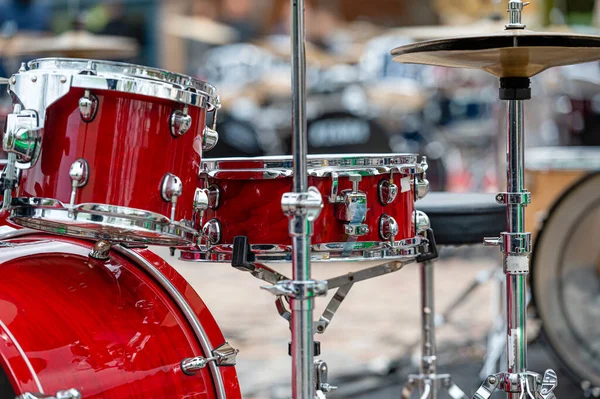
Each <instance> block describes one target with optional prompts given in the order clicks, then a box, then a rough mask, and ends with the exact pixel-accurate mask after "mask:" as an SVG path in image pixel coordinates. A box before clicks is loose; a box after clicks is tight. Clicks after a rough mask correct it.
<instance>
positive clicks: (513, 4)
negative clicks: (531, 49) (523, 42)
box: [505, 0, 529, 29]
mask: <svg viewBox="0 0 600 399" xmlns="http://www.w3.org/2000/svg"><path fill="white" fill-rule="evenodd" d="M528 5H529V2H525V3H523V0H510V1H509V2H508V10H506V11H507V12H508V13H509V14H510V17H509V21H510V22H509V23H508V24H507V25H505V27H506V29H525V27H526V26H525V24H523V23H522V22H521V14H522V12H523V8H524V7H525V6H528Z"/></svg>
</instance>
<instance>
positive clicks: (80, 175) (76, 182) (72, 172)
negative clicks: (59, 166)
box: [69, 158, 90, 208]
mask: <svg viewBox="0 0 600 399" xmlns="http://www.w3.org/2000/svg"><path fill="white" fill-rule="evenodd" d="M89 175H90V169H89V165H88V163H87V161H86V160H85V159H83V158H80V159H78V160H76V161H75V162H73V163H72V164H71V167H70V168H69V176H70V177H71V199H70V201H69V206H70V207H71V208H73V207H74V206H75V196H76V195H77V189H78V188H82V187H84V186H85V185H86V184H87V182H88V179H89Z"/></svg>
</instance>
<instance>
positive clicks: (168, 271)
mask: <svg viewBox="0 0 600 399" xmlns="http://www.w3.org/2000/svg"><path fill="white" fill-rule="evenodd" d="M13 236H16V237H14V238H12V239H4V240H3V241H2V246H1V247H0V273H2V275H3V276H4V277H3V278H2V279H1V281H0V336H1V337H2V339H1V340H0V397H2V398H15V396H17V395H24V394H26V393H30V394H34V395H35V394H41V393H44V394H45V395H48V396H52V397H55V396H56V397H59V395H56V394H57V392H59V391H67V393H68V392H69V390H71V389H76V390H77V391H78V392H79V393H80V394H81V398H84V399H141V398H161V399H163V398H164V399H184V398H185V399H192V398H193V399H213V398H241V394H240V391H239V384H238V380H237V376H236V372H235V368H234V367H232V366H229V367H225V365H226V364H228V363H233V364H235V361H234V360H235V353H236V351H235V350H232V349H231V347H229V345H226V346H224V347H221V349H218V347H220V346H221V345H223V344H225V339H224V338H223V335H222V334H221V331H220V330H219V328H218V326H217V324H216V322H215V320H214V319H213V318H212V316H211V314H210V312H209V311H208V309H207V308H206V306H205V305H204V303H203V302H202V300H201V299H200V298H199V297H198V296H197V295H196V293H195V292H194V290H193V289H192V288H191V287H190V286H189V285H188V284H187V283H186V282H185V280H184V279H183V278H182V277H181V276H180V275H179V274H177V272H175V270H173V269H172V268H171V267H170V266H169V265H168V264H167V263H165V262H164V261H163V260H162V259H161V258H159V257H158V256H157V255H155V254H153V253H152V252H150V251H149V250H142V249H137V250H131V249H126V248H124V247H120V246H115V247H113V248H114V249H113V250H110V249H108V251H109V253H108V259H106V260H98V259H95V258H93V257H92V256H90V252H91V251H92V250H93V249H94V245H93V244H91V243H88V242H85V241H80V240H77V239H72V238H68V237H63V238H57V237H52V236H49V235H45V234H43V233H34V234H32V233H31V231H29V233H28V232H27V231H26V230H20V231H17V232H15V233H13ZM4 237H7V236H6V235H5V236H4ZM104 243H106V242H104ZM97 248H98V247H97V246H96V249H97ZM98 254H102V252H96V254H95V255H96V256H98ZM215 348H217V349H215ZM226 349H227V350H228V352H227V353H228V356H227V359H226V360H227V362H223V363H222V364H221V365H220V366H217V365H216V364H215V363H214V362H209V363H208V366H206V367H204V368H202V369H198V370H196V371H195V372H192V370H190V369H187V371H188V374H186V373H184V372H183V371H182V367H184V366H183V365H184V364H190V362H182V361H184V359H188V358H193V357H196V356H202V357H206V356H207V355H209V356H212V354H213V353H214V351H215V350H219V351H220V352H222V351H224V350H226ZM71 392H72V393H75V392H74V391H71ZM32 397H33V396H26V395H24V396H23V398H32ZM35 397H38V396H35ZM40 397H41V396H40ZM44 397H45V396H44ZM60 397H61V398H72V399H75V396H66V395H65V396H60ZM19 398H21V396H19Z"/></svg>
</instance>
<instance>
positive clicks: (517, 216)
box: [473, 0, 558, 399]
mask: <svg viewBox="0 0 600 399" xmlns="http://www.w3.org/2000/svg"><path fill="white" fill-rule="evenodd" d="M525 5H527V3H525V4H524V3H523V1H522V0H510V1H509V2H508V12H509V14H510V22H509V24H508V25H506V29H507V30H508V29H524V28H525V25H524V24H523V23H522V22H521V13H522V10H523V7H524V6H525ZM529 85H530V80H529V78H526V77H514V78H512V77H505V78H500V96H499V97H500V100H506V101H507V102H508V103H507V111H508V112H507V115H508V132H507V146H506V163H507V169H506V178H507V183H506V188H507V190H506V192H503V193H499V194H498V195H497V196H496V201H497V202H498V203H501V204H506V225H507V230H508V231H507V232H504V233H501V236H500V237H497V238H486V239H485V244H486V245H497V246H500V248H501V250H502V253H503V267H504V273H505V274H506V301H507V302H506V333H507V340H506V366H507V371H506V372H501V373H498V374H494V375H490V376H488V377H487V379H486V380H485V381H484V383H483V385H482V386H481V387H480V388H479V389H478V390H477V392H476V393H475V395H474V396H473V399H488V398H490V397H491V396H492V394H493V393H494V391H495V390H497V389H501V390H503V391H505V392H506V393H507V397H508V399H524V398H531V399H539V398H541V399H553V398H555V395H554V393H553V391H554V389H555V388H556V386H557V385H558V379H557V376H556V373H555V372H554V371H553V370H546V372H545V373H544V375H543V377H542V376H540V375H539V374H536V373H533V372H531V371H527V335H526V328H525V327H526V321H527V307H526V305H527V293H528V292H527V274H529V264H530V259H529V257H530V254H531V233H526V232H525V207H526V206H527V204H529V203H530V201H531V199H530V193H529V192H528V191H527V190H526V189H525V187H524V170H525V169H524V159H525V146H524V110H523V101H525V100H529V99H531V89H530V86H529Z"/></svg>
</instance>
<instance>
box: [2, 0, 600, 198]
mask: <svg viewBox="0 0 600 399" xmlns="http://www.w3.org/2000/svg"><path fill="white" fill-rule="evenodd" d="M288 3H289V1H287V0H187V1H186V0H168V1H167V0H163V1H159V0H108V1H94V0H54V1H49V0H1V1H0V57H1V58H0V61H1V64H0V76H8V75H10V74H11V73H13V72H15V71H16V70H17V69H18V68H19V64H20V62H22V61H26V60H30V59H32V58H35V57H41V56H60V55H70V56H73V55H75V56H79V57H81V58H100V59H115V58H116V59H118V60H121V61H126V62H132V63H139V64H142V65H148V66H156V67H160V68H163V69H167V70H170V71H174V72H182V73H186V74H190V75H193V76H198V77H201V78H203V79H206V80H207V81H208V82H209V83H211V84H213V85H215V86H216V87H217V89H218V90H219V92H220V94H221V99H222V103H223V108H222V112H220V114H219V129H218V130H219V133H220V143H219V145H218V146H217V148H216V149H215V150H214V151H213V152H211V153H209V154H207V155H208V156H211V157H219V156H259V155H277V154H289V153H290V147H291V143H290V141H291V139H290V131H291V123H290V110H291V103H290V95H289V94H290V70H289V62H288V61H289V47H290V46H289V38H288V36H287V34H288V31H289V4H288ZM526 11H527V12H526V15H525V16H524V18H525V20H526V22H527V24H528V26H529V27H530V28H533V29H536V28H537V29H540V28H542V27H544V29H545V30H559V31H564V30H574V31H580V32H581V31H587V32H593V31H594V24H595V20H596V4H595V2H594V1H593V0H545V1H534V2H532V4H531V5H530V6H528V7H527V8H526ZM505 19H506V4H505V2H504V1H492V0H470V1H446V0H426V1H418V2H414V1H408V0H393V1H390V0H372V1H369V2H365V1H360V0H312V1H307V10H306V23H307V40H308V42H309V43H308V48H307V54H308V90H309V93H310V96H309V103H308V117H309V121H308V124H309V145H310V151H309V152H310V153H313V154H315V153H357V152H359V153H360V152H362V153H368V152H418V153H420V154H423V155H427V156H428V159H429V163H430V170H429V178H430V180H431V183H432V187H433V188H434V189H437V190H441V189H445V190H450V191H494V190H496V189H497V186H498V181H499V179H502V172H501V170H502V168H500V169H499V168H498V167H497V165H501V160H502V151H503V150H502V147H503V145H502V142H501V141H500V142H499V141H498V140H502V139H501V137H503V135H502V134H497V133H498V132H499V131H500V130H501V129H502V128H503V127H502V121H503V118H502V117H501V115H503V110H502V105H501V104H499V103H498V101H497V90H496V87H497V81H496V79H494V78H491V77H489V76H487V75H486V74H485V73H483V72H479V71H465V70H448V69H441V68H432V67H425V66H414V65H399V64H396V63H394V62H393V61H392V60H391V57H390V56H389V51H390V50H391V49H392V48H394V47H396V46H398V45H401V44H405V43H408V42H411V41H414V40H422V39H430V38H438V37H446V36H457V35H466V34H487V33H491V32H494V31H498V30H500V29H502V28H503V23H504V21H505ZM40 36H41V37H40ZM74 48H77V51H75V50H74ZM115 49H121V50H122V51H120V52H118V51H110V50H115ZM534 80H535V81H534V84H533V89H534V98H535V101H532V102H529V103H528V104H527V108H528V112H527V116H528V126H527V145H528V146H536V147H537V146H554V145H597V144H598V143H599V142H600V136H599V135H597V134H596V133H597V132H596V129H597V128H596V123H595V122H596V120H597V119H598V116H599V115H600V97H598V96H597V92H598V90H597V88H598V87H599V86H598V85H600V69H599V68H598V65H597V64H590V65H585V66H576V67H567V68H559V69H555V70H552V71H548V72H545V73H544V74H542V75H540V76H539V77H536V78H535V79H534ZM8 107H10V101H9V99H8V98H4V100H3V107H2V108H3V113H6V112H7V110H8Z"/></svg>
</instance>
